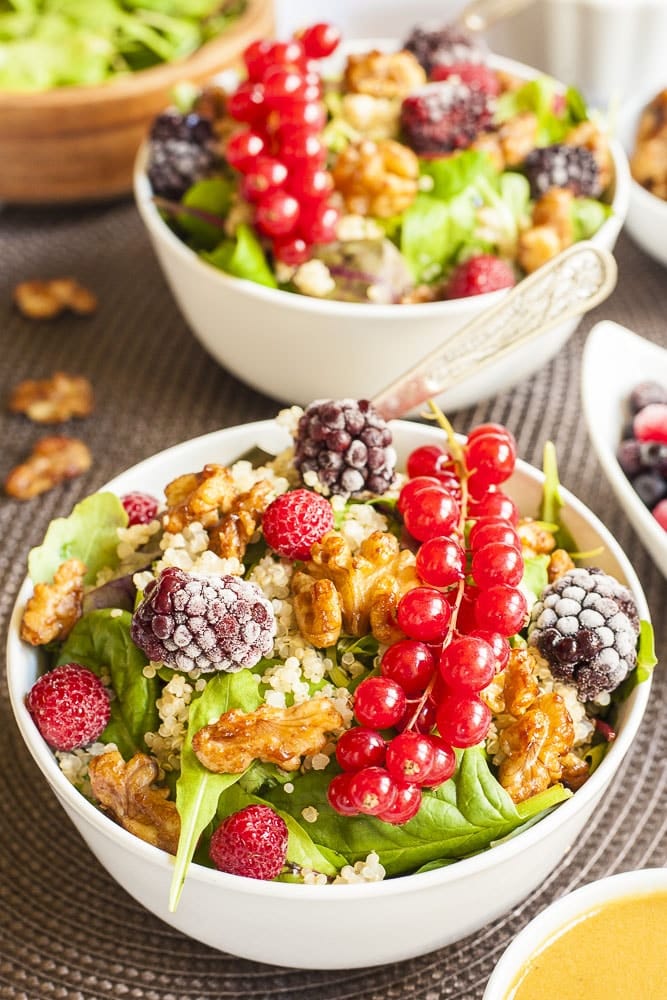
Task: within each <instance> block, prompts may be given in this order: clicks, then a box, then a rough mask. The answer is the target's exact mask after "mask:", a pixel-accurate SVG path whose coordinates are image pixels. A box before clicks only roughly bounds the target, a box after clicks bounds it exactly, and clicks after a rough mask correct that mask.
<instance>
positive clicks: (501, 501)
mask: <svg viewBox="0 0 667 1000" xmlns="http://www.w3.org/2000/svg"><path fill="white" fill-rule="evenodd" d="M469 513H470V516H471V517H474V518H475V519H477V518H480V517H493V518H497V519H499V520H501V521H509V523H510V524H513V525H514V527H516V526H517V524H518V523H519V510H518V508H517V505H516V504H515V503H514V501H513V500H512V498H511V497H508V496H507V494H506V493H502V492H501V491H500V490H495V491H494V492H493V493H487V494H486V496H485V497H482V499H481V500H475V501H474V502H471V504H470V509H469Z"/></svg>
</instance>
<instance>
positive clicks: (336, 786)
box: [327, 772, 359, 816]
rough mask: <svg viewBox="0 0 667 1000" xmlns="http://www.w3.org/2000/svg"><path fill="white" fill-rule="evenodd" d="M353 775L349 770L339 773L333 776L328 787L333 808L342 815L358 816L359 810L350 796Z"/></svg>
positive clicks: (330, 803)
mask: <svg viewBox="0 0 667 1000" xmlns="http://www.w3.org/2000/svg"><path fill="white" fill-rule="evenodd" d="M352 777H353V776H352V775H351V774H349V773H348V772H344V773H343V774H337V775H336V777H335V778H332V779H331V781H330V782H329V787H328V788H327V799H328V802H329V805H330V806H331V808H332V809H335V811H336V812H337V813H340V815H341V816H357V815H358V813H359V810H358V809H357V807H356V806H355V804H354V802H353V801H352V799H351V798H350V781H351V780H352Z"/></svg>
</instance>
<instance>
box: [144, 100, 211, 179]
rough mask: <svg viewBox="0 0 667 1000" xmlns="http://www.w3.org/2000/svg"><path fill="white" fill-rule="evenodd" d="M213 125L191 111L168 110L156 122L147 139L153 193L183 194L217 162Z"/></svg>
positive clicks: (149, 175)
mask: <svg viewBox="0 0 667 1000" xmlns="http://www.w3.org/2000/svg"><path fill="white" fill-rule="evenodd" d="M218 159H219V157H218V154H217V151H216V144H215V136H214V133H213V125H212V123H211V121H210V120H209V119H208V118H203V117H202V116H201V115H198V114H195V113H194V112H191V113H190V114H187V115H182V114H179V113H178V112H177V111H165V112H164V113H163V114H161V115H158V117H157V118H156V119H155V121H154V122H153V127H152V128H151V132H150V136H149V143H148V171H147V172H148V179H149V180H150V182H151V187H152V188H153V193H154V194H158V195H162V196H163V197H164V198H175V199H178V198H180V197H181V196H182V195H183V194H184V193H185V191H187V189H188V188H189V187H190V186H191V185H192V184H194V183H195V182H196V181H199V180H201V179H202V178H203V177H206V175H207V174H208V173H210V171H211V169H212V168H213V167H214V166H215V165H216V163H217V162H218Z"/></svg>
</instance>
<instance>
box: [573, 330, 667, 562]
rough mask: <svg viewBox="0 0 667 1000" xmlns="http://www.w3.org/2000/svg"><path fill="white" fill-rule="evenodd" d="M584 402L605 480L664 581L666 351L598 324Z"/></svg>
mask: <svg viewBox="0 0 667 1000" xmlns="http://www.w3.org/2000/svg"><path fill="white" fill-rule="evenodd" d="M582 399H583V405H584V413H585V415H586V422H587V425H588V432H589V434H590V437H591V441H592V442H593V447H594V448H595V451H596V453H597V456H598V459H599V461H600V464H601V466H602V468H603V470H604V472H605V475H606V476H607V479H608V480H609V483H610V485H611V487H612V489H613V490H614V493H615V494H616V497H617V499H618V501H619V503H620V504H621V505H622V507H623V509H624V511H625V513H626V514H627V517H628V520H629V521H630V522H631V524H632V526H633V527H634V529H635V531H636V532H637V534H638V535H639V537H640V539H641V540H642V542H643V544H644V546H645V548H646V550H647V552H648V553H649V554H650V556H651V558H652V559H653V560H654V561H655V562H656V563H657V565H658V566H659V568H660V570H661V571H662V573H663V574H664V575H665V576H667V351H665V349H664V348H663V347H660V346H659V345H658V344H653V343H651V342H650V341H649V340H646V339H645V338H644V337H640V336H638V335H637V334H636V333H632V332H631V331H630V330H628V329H626V328H625V327H623V326H620V325H619V324H618V323H612V322H609V321H606V320H605V321H603V322H601V323H598V324H597V325H596V326H594V327H593V329H592V330H591V332H590V334H589V336H588V340H587V342H586V347H585V349H584V358H583V366H582Z"/></svg>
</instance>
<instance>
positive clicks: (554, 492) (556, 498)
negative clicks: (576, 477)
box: [539, 441, 577, 552]
mask: <svg viewBox="0 0 667 1000" xmlns="http://www.w3.org/2000/svg"><path fill="white" fill-rule="evenodd" d="M542 469H543V471H544V486H543V488H542V503H541V504H540V513H539V519H540V521H548V522H549V523H550V524H555V525H557V526H558V527H557V530H556V531H555V532H554V537H555V539H556V545H557V546H558V548H559V549H565V550H566V551H567V552H576V551H577V545H576V542H575V541H574V538H573V537H572V535H571V534H570V532H569V531H568V530H567V528H566V527H565V525H564V524H563V523H562V521H561V517H560V512H561V510H562V507H563V499H562V497H561V495H560V481H559V479H558V462H557V459H556V448H555V447H554V444H553V442H552V441H547V443H546V444H545V446H544V457H543V460H542Z"/></svg>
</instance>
